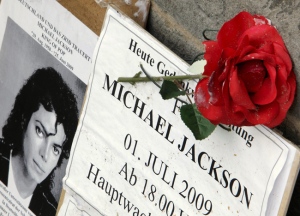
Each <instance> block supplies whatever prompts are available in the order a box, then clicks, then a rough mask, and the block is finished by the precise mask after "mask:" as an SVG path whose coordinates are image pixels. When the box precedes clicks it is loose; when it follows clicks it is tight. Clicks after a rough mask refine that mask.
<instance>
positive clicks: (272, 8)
mask: <svg viewBox="0 0 300 216" xmlns="http://www.w3.org/2000/svg"><path fill="white" fill-rule="evenodd" d="M242 10H245V11H248V12H250V13H251V14H260V15H264V16H265V17H267V18H268V19H270V20H271V21H272V24H273V25H275V26H276V28H277V29H278V31H279V33H280V34H281V36H282V37H283V39H284V41H285V43H286V46H287V48H288V50H289V52H290V55H291V58H292V60H293V63H294V65H293V66H294V71H295V73H296V77H297V86H299V84H300V52H299V50H300V0H261V1H254V0H227V1H225V0H185V1H182V0H172V1H171V0H151V7H150V14H149V18H148V24H147V27H146V29H147V30H148V31H149V32H150V33H151V34H152V35H153V36H154V37H156V38H157V39H158V40H160V41H161V42H162V43H163V44H165V45H166V46H167V47H168V48H169V49H171V50H172V51H173V52H175V53H176V54H177V55H179V56H180V57H181V58H183V59H185V60H186V61H189V60H191V59H193V58H194V57H195V56H196V55H197V54H198V53H202V52H204V46H203V45H202V43H201V42H202V41H204V40H205V39H204V37H203V35H202V32H203V31H204V30H205V29H214V30H219V29H220V27H221V26H222V24H223V23H224V22H225V21H227V20H229V19H231V18H232V17H233V16H235V15H236V14H237V13H238V12H240V11H242ZM211 37H212V38H214V35H211ZM278 129H279V130H280V131H281V132H282V133H283V136H284V137H286V138H288V139H289V140H291V141H292V142H293V143H295V144H297V145H299V146H300V87H298V89H297V93H296V98H295V101H294V103H293V105H292V107H291V109H290V110H289V112H288V115H287V118H286V120H285V121H284V122H283V123H282V124H281V125H280V127H278ZM288 215H291V216H293V215H300V179H299V178H298V180H297V183H296V186H295V190H294V194H293V197H292V201H291V204H290V207H289V211H288Z"/></svg>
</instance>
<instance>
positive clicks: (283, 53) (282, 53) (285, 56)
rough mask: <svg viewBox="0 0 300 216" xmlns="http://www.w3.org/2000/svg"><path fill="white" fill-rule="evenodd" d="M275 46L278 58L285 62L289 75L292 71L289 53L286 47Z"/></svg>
mask: <svg viewBox="0 0 300 216" xmlns="http://www.w3.org/2000/svg"><path fill="white" fill-rule="evenodd" d="M273 46H274V53H275V54H276V57H278V58H280V59H281V60H282V61H283V63H284V64H285V66H286V69H287V71H288V74H289V72H290V71H291V70H292V60H291V58H290V55H289V53H288V52H287V50H286V48H285V47H283V46H281V45H279V44H276V43H274V44H273Z"/></svg>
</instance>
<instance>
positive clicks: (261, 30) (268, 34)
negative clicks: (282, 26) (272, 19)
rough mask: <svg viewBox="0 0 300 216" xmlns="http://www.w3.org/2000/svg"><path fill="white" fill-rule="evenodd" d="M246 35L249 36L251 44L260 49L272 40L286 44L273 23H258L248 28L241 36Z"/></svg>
mask: <svg viewBox="0 0 300 216" xmlns="http://www.w3.org/2000/svg"><path fill="white" fill-rule="evenodd" d="M246 35H247V36H248V37H249V44H250V45H252V46H254V47H256V48H258V49H259V48H261V47H262V46H263V45H264V44H266V43H270V42H272V43H278V44H280V45H282V46H285V45H284V42H283V40H282V37H281V36H280V35H279V33H278V31H277V30H276V29H275V27H274V26H271V25H258V26H254V27H252V28H250V29H247V30H246V31H245V32H244V33H243V35H242V36H241V38H243V37H245V36H246Z"/></svg>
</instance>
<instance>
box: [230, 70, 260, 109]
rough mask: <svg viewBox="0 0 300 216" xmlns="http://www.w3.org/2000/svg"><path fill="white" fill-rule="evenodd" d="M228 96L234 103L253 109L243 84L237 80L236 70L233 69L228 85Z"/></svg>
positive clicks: (253, 106)
mask: <svg viewBox="0 0 300 216" xmlns="http://www.w3.org/2000/svg"><path fill="white" fill-rule="evenodd" d="M229 91H230V96H231V98H232V100H233V102H234V103H236V104H237V105H240V106H243V107H245V108H247V109H255V105H254V104H253V103H252V101H251V99H250V97H249V94H248V92H247V89H246V87H245V84H244V83H243V82H242V81H241V80H240V79H239V77H238V71H237V68H235V69H233V71H232V75H231V77H230V83H229Z"/></svg>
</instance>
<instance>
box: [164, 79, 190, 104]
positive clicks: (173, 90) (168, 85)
mask: <svg viewBox="0 0 300 216" xmlns="http://www.w3.org/2000/svg"><path fill="white" fill-rule="evenodd" d="M159 93H160V95H161V96H162V98H163V99H164V100H167V99H171V98H174V97H178V96H180V95H185V91H181V90H179V89H178V87H177V86H176V84H175V83H174V82H172V81H168V80H164V82H163V84H162V86H161V89H160V91H159Z"/></svg>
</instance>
